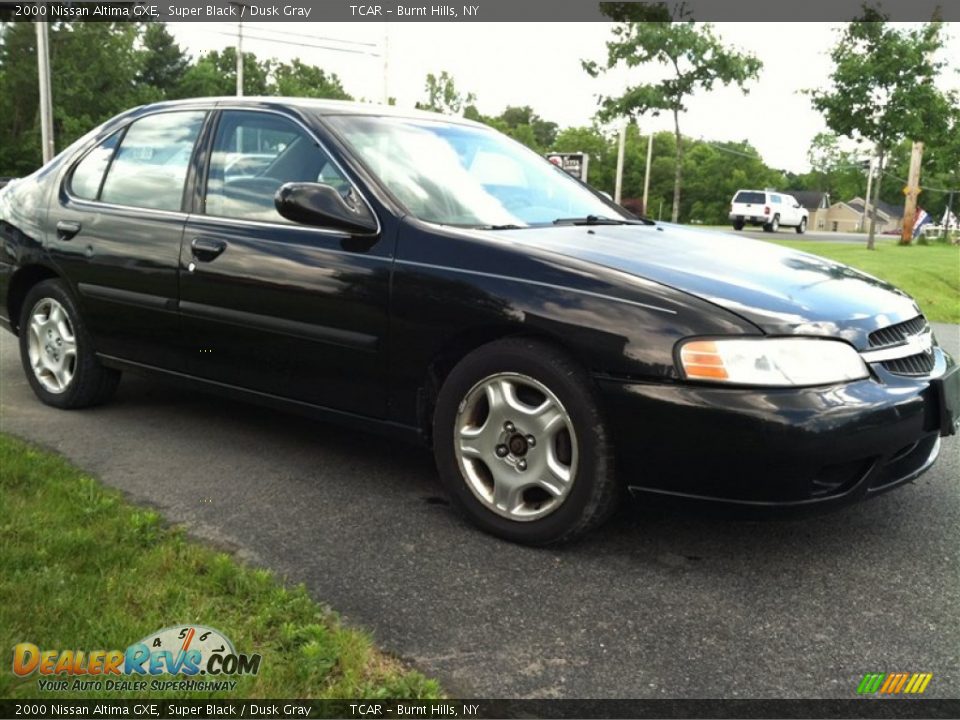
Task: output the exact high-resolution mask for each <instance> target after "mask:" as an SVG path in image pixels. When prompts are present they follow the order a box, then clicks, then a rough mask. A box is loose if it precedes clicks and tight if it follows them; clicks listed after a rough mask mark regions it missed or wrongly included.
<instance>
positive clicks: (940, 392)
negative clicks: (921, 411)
mask: <svg viewBox="0 0 960 720" xmlns="http://www.w3.org/2000/svg"><path fill="white" fill-rule="evenodd" d="M931 385H932V387H933V391H934V397H936V398H937V407H938V408H939V409H940V434H941V435H954V434H955V433H956V432H957V423H958V422H960V365H954V366H953V367H952V368H950V370H949V371H947V373H946V374H945V375H943V377H939V378H936V379H935V380H933V381H932V383H931Z"/></svg>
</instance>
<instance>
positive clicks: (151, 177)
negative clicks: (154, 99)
mask: <svg viewBox="0 0 960 720" xmlns="http://www.w3.org/2000/svg"><path fill="white" fill-rule="evenodd" d="M205 115H206V113H205V112H204V111H202V110H200V111H189V112H170V113H160V114H159V115H150V116H148V117H145V118H141V119H140V120H137V121H135V122H134V123H133V124H132V125H131V126H130V127H129V129H128V130H127V132H126V134H125V135H124V136H123V140H122V141H121V143H120V148H119V150H118V151H117V154H116V157H114V159H113V162H112V163H111V164H110V169H109V170H108V171H107V177H106V180H104V183H103V190H102V191H101V193H100V200H101V201H102V202H106V203H112V204H114V205H129V206H132V207H141V208H150V209H153V210H180V207H181V204H182V201H183V185H184V181H185V180H186V178H187V168H188V167H189V165H190V158H191V157H192V156H193V148H194V145H195V144H196V142H197V137H198V136H199V134H200V128H201V127H202V126H203V119H204V117H205Z"/></svg>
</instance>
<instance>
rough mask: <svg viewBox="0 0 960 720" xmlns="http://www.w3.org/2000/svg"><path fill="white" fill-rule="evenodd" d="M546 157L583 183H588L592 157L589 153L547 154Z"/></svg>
mask: <svg viewBox="0 0 960 720" xmlns="http://www.w3.org/2000/svg"><path fill="white" fill-rule="evenodd" d="M546 157H547V160H549V161H550V162H552V163H553V164H554V165H556V166H557V167H559V168H562V169H563V170H565V171H566V172H568V173H570V174H571V175H573V176H574V177H575V178H577V179H578V180H580V181H581V182H586V181H587V167H588V166H589V165H590V156H589V155H588V154H587V153H582V152H575V153H547V156H546Z"/></svg>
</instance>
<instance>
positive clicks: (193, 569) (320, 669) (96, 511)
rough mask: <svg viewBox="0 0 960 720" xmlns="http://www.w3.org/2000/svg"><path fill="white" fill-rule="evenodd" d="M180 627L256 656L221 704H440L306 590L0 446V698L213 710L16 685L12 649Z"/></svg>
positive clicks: (37, 457)
mask: <svg viewBox="0 0 960 720" xmlns="http://www.w3.org/2000/svg"><path fill="white" fill-rule="evenodd" d="M181 623H182V624H187V623H191V624H202V625H209V626H212V627H214V628H217V629H218V630H220V631H222V632H223V633H224V634H225V635H226V636H227V637H228V638H230V639H231V640H233V643H234V646H235V647H236V650H237V652H238V653H259V654H261V655H262V658H263V659H262V661H261V664H260V672H259V674H258V675H256V676H249V675H248V676H238V677H237V679H239V684H238V685H237V687H236V689H235V690H234V691H232V692H223V693H220V694H219V696H221V697H232V698H236V699H242V698H304V699H305V698H341V699H342V698H435V697H439V696H440V688H439V686H438V685H437V683H436V682H435V681H433V680H429V679H427V678H425V677H424V676H423V675H421V674H419V673H417V672H413V671H410V670H408V669H406V668H404V667H403V666H402V665H401V664H400V663H399V662H398V661H396V660H394V659H392V658H390V657H387V656H386V655H384V654H383V653H381V652H379V651H378V650H377V649H376V648H375V647H374V646H373V644H372V642H371V640H370V638H369V637H368V636H367V635H366V634H364V633H363V632H360V631H358V630H356V629H353V628H348V627H345V626H343V625H342V624H341V623H340V622H339V620H338V618H337V616H336V615H335V614H334V613H333V612H332V611H330V610H329V609H327V608H324V607H322V606H320V605H318V604H317V603H315V602H314V601H313V600H311V599H310V598H309V597H308V596H307V593H306V591H305V590H304V588H303V587H302V586H298V587H294V588H288V587H284V586H283V585H281V584H280V583H278V582H277V580H276V579H275V578H274V577H273V576H272V575H271V574H270V573H269V572H267V571H266V570H260V569H252V568H248V567H245V566H243V565H241V564H238V563H237V562H236V561H235V560H234V559H233V558H232V557H230V556H229V555H226V554H223V553H220V552H217V551H215V550H213V549H210V548H208V547H206V546H204V545H202V544H200V543H197V542H194V541H192V540H190V539H188V538H187V537H185V535H184V533H183V532H182V530H180V529H178V528H174V527H169V526H167V525H166V524H165V523H164V522H163V520H162V519H161V517H160V515H158V514H157V513H156V512H154V511H152V510H148V509H145V508H140V507H134V506H131V505H129V504H127V503H126V502H125V501H124V500H123V498H122V497H121V496H120V494H119V493H117V492H116V491H113V490H110V489H106V488H105V487H103V486H102V485H101V484H100V483H99V482H97V481H96V480H94V479H93V478H91V477H90V476H88V475H85V474H84V473H82V472H81V471H80V470H77V469H76V468H74V467H72V466H71V465H70V464H68V463H67V462H66V461H64V460H63V459H61V458H60V457H58V456H56V455H53V454H50V453H48V452H44V451H41V450H38V449H36V448H34V447H31V446H29V445H27V444H25V443H23V442H21V441H19V440H15V439H13V438H11V437H9V436H6V435H2V434H0V651H2V653H4V657H2V658H0V664H2V665H4V666H5V669H4V670H3V672H0V698H35V697H49V698H52V697H73V698H75V699H76V698H77V697H98V698H99V697H126V698H132V697H137V696H138V695H140V696H141V697H168V698H169V697H178V698H184V697H199V698H209V697H217V695H216V694H211V693H184V692H168V693H163V692H157V691H151V690H149V689H148V690H147V691H145V692H144V693H139V694H137V693H117V692H113V693H108V692H94V693H83V694H82V695H79V696H78V695H77V694H76V693H72V694H71V693H69V692H64V693H54V692H50V693H48V692H40V691H38V687H37V674H36V673H34V674H33V675H30V676H28V677H27V678H25V679H22V678H18V677H16V676H15V675H14V674H13V672H11V662H12V659H13V653H12V650H13V646H14V645H15V644H17V643H20V642H31V643H34V644H36V645H38V646H39V647H40V648H41V649H42V650H44V649H50V650H54V649H57V650H67V649H72V650H77V649H81V650H85V651H92V650H121V651H122V650H124V649H126V647H127V646H128V645H130V644H132V643H134V642H137V641H138V640H140V639H141V638H143V637H145V636H147V635H148V634H150V633H152V632H154V631H156V630H159V629H161V628H165V627H169V626H171V625H177V624H181ZM51 677H52V676H51ZM81 677H82V676H81ZM101 677H102V676H101ZM113 677H114V678H115V679H130V678H127V677H126V676H113ZM67 678H68V676H66V675H63V676H60V679H67ZM53 679H57V678H53ZM160 679H163V680H172V679H183V677H182V676H181V677H180V678H171V677H169V676H160ZM195 679H206V678H195ZM218 679H219V678H218ZM71 682H72V679H71ZM148 688H149V685H148Z"/></svg>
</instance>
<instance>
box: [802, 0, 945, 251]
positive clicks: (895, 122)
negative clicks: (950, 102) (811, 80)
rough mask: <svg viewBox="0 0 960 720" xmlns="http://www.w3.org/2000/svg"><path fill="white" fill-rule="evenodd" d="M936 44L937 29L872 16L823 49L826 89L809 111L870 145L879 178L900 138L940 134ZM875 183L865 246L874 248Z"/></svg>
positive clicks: (942, 105)
mask: <svg viewBox="0 0 960 720" xmlns="http://www.w3.org/2000/svg"><path fill="white" fill-rule="evenodd" d="M942 46H943V35H942V24H941V23H940V22H936V21H935V22H930V23H926V24H924V25H923V26H922V27H920V28H914V29H898V28H894V27H892V26H891V25H890V24H889V23H888V22H887V18H886V17H885V16H883V15H880V14H879V13H878V12H877V11H875V10H871V9H869V8H868V9H866V10H865V11H864V15H863V16H862V17H861V18H858V19H856V20H854V21H853V22H851V23H850V24H849V25H847V27H846V28H845V29H844V31H843V33H842V35H841V37H840V39H839V41H838V42H837V44H836V45H835V46H834V48H833V50H831V52H830V57H831V59H832V60H833V71H832V73H831V74H830V81H831V87H830V88H828V89H819V90H813V91H811V95H812V98H813V106H814V108H816V109H817V110H819V111H820V112H821V113H823V116H824V119H825V120H826V123H827V126H828V127H829V128H830V129H831V130H832V131H833V132H835V133H837V134H839V135H845V136H847V137H850V138H853V139H855V140H857V141H861V142H862V141H867V142H869V143H871V144H872V145H873V146H874V147H875V148H876V153H877V165H878V173H879V177H882V173H883V168H884V161H885V160H886V158H887V155H888V154H889V153H890V151H891V150H892V149H893V147H894V146H895V145H896V144H897V143H898V142H900V141H901V140H903V139H904V138H909V139H910V140H928V139H933V138H935V137H938V136H939V135H940V134H942V132H943V125H944V123H943V120H944V115H945V112H944V109H945V105H946V104H947V100H946V98H945V97H944V96H943V94H942V93H941V92H940V91H939V90H938V89H937V87H936V79H937V76H938V75H939V72H940V68H941V67H942V65H943V63H941V62H938V61H936V60H935V59H934V53H935V52H936V51H937V50H939V49H940V48H941V47H942ZM881 184H882V183H880V182H878V183H877V184H876V191H875V192H874V197H873V201H872V205H873V207H874V212H872V213H871V215H870V234H869V237H868V239H867V248H868V249H871V250H872V249H873V248H874V235H875V231H876V212H875V209H876V200H877V198H878V197H879V195H880V190H881Z"/></svg>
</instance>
